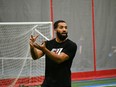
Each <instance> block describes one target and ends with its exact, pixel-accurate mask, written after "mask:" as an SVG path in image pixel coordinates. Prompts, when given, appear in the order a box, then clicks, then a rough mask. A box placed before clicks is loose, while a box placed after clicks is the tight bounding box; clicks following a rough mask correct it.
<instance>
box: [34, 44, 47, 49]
mask: <svg viewBox="0 0 116 87" xmlns="http://www.w3.org/2000/svg"><path fill="white" fill-rule="evenodd" d="M34 47H36V48H37V49H40V50H43V49H45V48H46V46H45V42H43V43H42V44H41V45H40V44H38V43H34Z"/></svg>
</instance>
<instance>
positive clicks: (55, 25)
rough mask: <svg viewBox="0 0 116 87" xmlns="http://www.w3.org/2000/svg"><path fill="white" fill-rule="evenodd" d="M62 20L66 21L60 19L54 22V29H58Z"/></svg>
mask: <svg viewBox="0 0 116 87" xmlns="http://www.w3.org/2000/svg"><path fill="white" fill-rule="evenodd" d="M60 22H64V23H66V22H65V21H64V20H58V21H56V22H54V29H56V28H57V27H58V23H60Z"/></svg>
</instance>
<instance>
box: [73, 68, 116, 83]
mask: <svg viewBox="0 0 116 87" xmlns="http://www.w3.org/2000/svg"><path fill="white" fill-rule="evenodd" d="M111 77H116V69H111V70H99V71H96V73H95V72H94V71H87V72H74V73H72V80H73V81H78V80H92V79H98V78H111Z"/></svg>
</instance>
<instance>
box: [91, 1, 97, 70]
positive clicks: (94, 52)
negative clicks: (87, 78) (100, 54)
mask: <svg viewBox="0 0 116 87" xmlns="http://www.w3.org/2000/svg"><path fill="white" fill-rule="evenodd" d="M91 3H92V10H91V11H92V41H93V42H92V43H93V58H94V61H93V62H94V72H96V39H95V26H94V25H95V23H94V21H95V19H94V0H91Z"/></svg>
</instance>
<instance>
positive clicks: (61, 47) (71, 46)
mask: <svg viewBox="0 0 116 87" xmlns="http://www.w3.org/2000/svg"><path fill="white" fill-rule="evenodd" d="M46 48H47V49H48V50H50V51H54V52H55V53H57V54H58V55H59V54H60V53H61V52H64V53H66V54H67V55H68V56H69V59H68V60H66V61H64V62H63V63H60V64H58V63H56V62H55V61H53V60H52V59H50V58H49V57H48V56H47V55H46V66H45V80H44V83H43V84H44V85H45V84H46V85H49V86H50V87H65V86H71V70H70V68H71V65H72V61H73V58H74V56H75V53H76V50H77V45H76V44H75V43H74V42H72V41H71V40H69V39H67V40H66V41H65V42H63V43H58V42H56V40H55V39H53V40H50V41H46Z"/></svg>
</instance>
